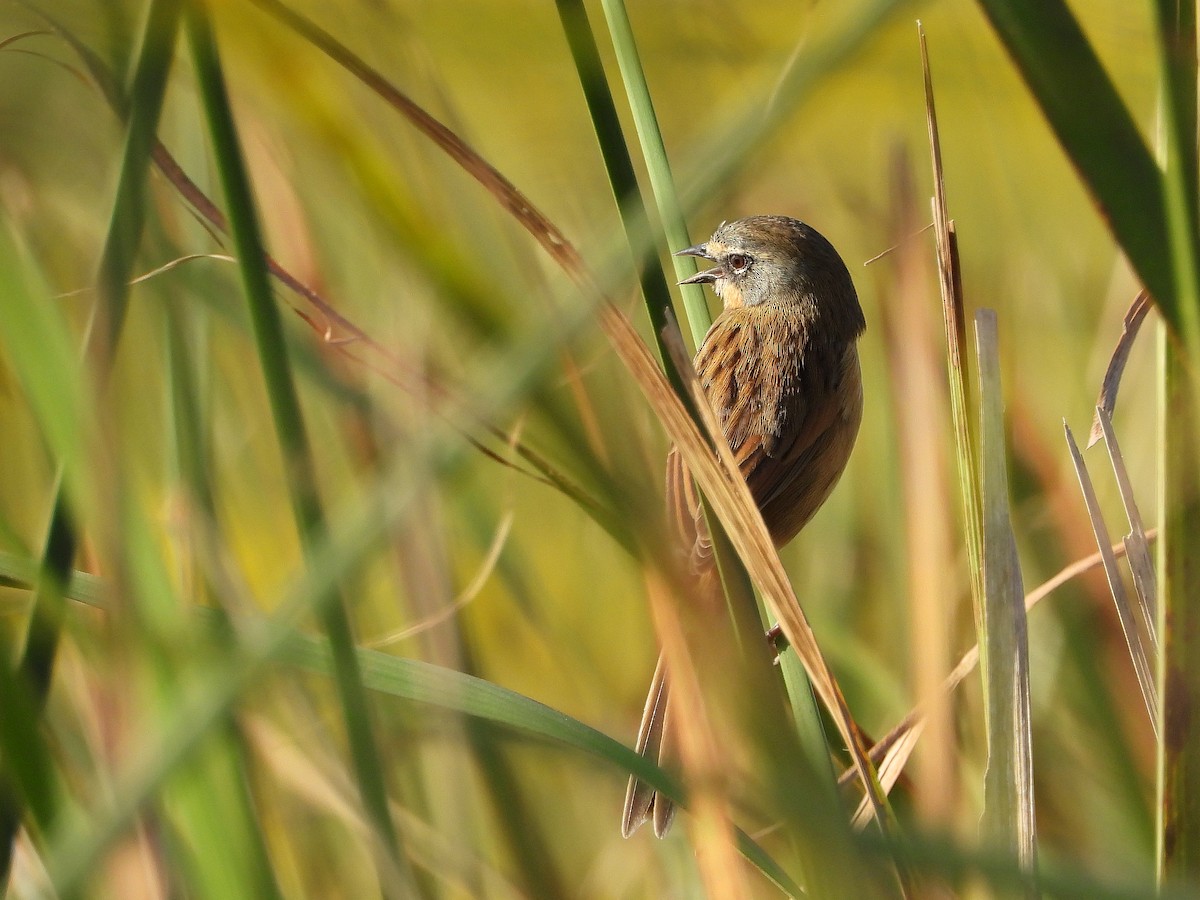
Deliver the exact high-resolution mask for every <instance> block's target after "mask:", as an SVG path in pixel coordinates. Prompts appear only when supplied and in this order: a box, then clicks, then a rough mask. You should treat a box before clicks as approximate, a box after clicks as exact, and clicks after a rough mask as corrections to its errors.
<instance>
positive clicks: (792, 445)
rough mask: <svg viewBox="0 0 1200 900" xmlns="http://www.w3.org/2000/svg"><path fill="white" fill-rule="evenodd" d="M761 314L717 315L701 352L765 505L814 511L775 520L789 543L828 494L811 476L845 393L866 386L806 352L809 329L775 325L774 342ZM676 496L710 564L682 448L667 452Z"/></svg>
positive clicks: (720, 413)
mask: <svg viewBox="0 0 1200 900" xmlns="http://www.w3.org/2000/svg"><path fill="white" fill-rule="evenodd" d="M753 314H754V313H753V311H751V310H747V309H738V310H727V311H726V312H725V313H724V314H722V315H721V316H718V318H717V320H716V321H715V322H714V323H713V326H712V328H711V329H710V330H709V333H708V335H707V336H706V337H705V340H704V343H703V345H702V346H701V348H700V351H699V352H698V353H697V355H696V370H697V375H698V376H699V378H700V383H701V384H702V385H703V387H704V391H705V394H706V396H707V397H708V401H709V403H710V404H711V405H712V407H713V410H714V411H715V412H716V414H717V417H718V419H719V421H720V422H721V424H722V428H723V429H724V432H725V437H726V440H728V441H729V446H730V448H731V449H732V451H733V456H734V460H735V461H736V462H737V465H738V468H739V470H740V471H741V473H742V477H743V478H745V479H746V483H747V485H748V486H749V487H750V493H751V495H752V496H753V497H754V501H755V503H757V504H758V507H759V509H762V510H763V511H764V512H765V513H770V512H772V510H771V509H770V508H769V507H770V505H772V504H774V503H775V502H776V501H781V502H780V505H781V506H782V505H785V504H784V503H783V502H782V500H781V498H783V499H787V500H788V501H789V502H790V503H791V504H792V505H794V506H797V507H805V508H795V509H790V510H788V511H787V515H786V516H784V519H785V520H786V521H782V520H781V521H780V522H775V521H772V519H773V518H774V517H773V516H771V515H767V516H766V518H767V524H768V526H769V527H770V528H771V531H772V536H773V537H775V539H776V540H777V541H779V542H781V543H782V542H784V541H786V540H787V539H790V538H791V537H792V536H793V535H794V534H795V531H796V530H798V529H799V525H796V526H795V527H794V528H793V527H792V525H793V524H794V523H795V522H797V521H798V522H799V523H800V524H803V522H805V521H807V520H808V518H809V517H810V516H811V515H812V513H813V512H815V510H816V507H817V506H819V505H820V503H821V502H822V501H823V500H824V498H825V494H826V493H827V491H824V490H820V491H810V490H808V489H807V488H806V487H805V486H804V483H803V480H804V479H805V478H806V477H809V478H811V477H812V473H813V468H812V463H813V461H814V460H815V458H816V457H817V456H819V455H821V451H822V450H823V449H824V448H825V446H826V445H827V444H828V443H829V442H830V440H831V434H832V433H833V432H836V431H839V430H840V429H838V427H837V426H838V425H839V424H840V421H841V420H842V419H843V417H844V409H845V403H844V402H843V397H842V393H843V392H844V391H846V390H847V388H848V387H853V388H854V389H855V390H858V387H857V368H855V369H854V372H853V376H854V377H853V381H854V384H852V385H851V384H850V383H849V379H848V377H847V376H849V375H850V373H849V372H845V371H843V370H844V369H845V361H844V360H820V361H818V360H816V359H812V358H809V359H805V358H804V357H805V355H806V354H805V352H800V348H801V347H803V344H804V339H805V335H804V333H803V331H802V330H801V328H800V326H798V325H797V326H795V327H792V328H783V329H778V330H776V331H775V332H774V334H775V336H776V338H777V340H776V341H774V342H772V341H769V340H765V339H764V336H763V333H762V332H761V331H760V329H758V328H755V327H754V323H753V318H752V316H753ZM778 324H779V322H778V320H776V325H778ZM853 352H854V351H853V349H851V350H850V353H851V354H853ZM808 355H809V356H810V357H811V355H812V353H811V350H809V351H808ZM856 365H857V363H855V366H856ZM831 372H838V373H839V375H837V376H833V377H831V375H830V373H831ZM855 426H857V422H855ZM835 455H839V456H840V455H841V454H837V453H835ZM841 462H844V459H842V460H841ZM841 462H839V463H838V464H837V466H836V471H837V473H839V474H840V471H841ZM834 480H836V476H835V479H834ZM797 489H799V490H800V492H799V494H798V495H797V494H794V493H793V492H795V491H796V490H797ZM667 496H668V504H669V508H670V509H671V511H672V521H673V522H674V524H675V528H676V530H677V531H678V533H679V538H680V541H681V546H685V547H687V546H691V547H692V548H693V550H692V566H693V568H694V569H695V568H699V569H701V570H702V569H703V568H704V566H705V565H706V564H707V565H711V557H712V541H711V538H710V537H709V535H708V531H707V529H706V527H705V525H704V521H703V517H702V513H701V510H700V503H699V497H698V495H697V492H696V489H695V485H694V484H693V482H692V479H691V477H690V473H688V472H687V470H686V467H685V466H684V464H683V460H682V458H681V457H680V456H679V453H678V451H677V450H675V449H674V448H673V449H672V450H671V453H670V455H669V456H668V458H667ZM809 506H811V507H812V508H811V509H809V508H807V507H809Z"/></svg>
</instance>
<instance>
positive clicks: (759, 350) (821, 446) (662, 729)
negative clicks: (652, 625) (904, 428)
mask: <svg viewBox="0 0 1200 900" xmlns="http://www.w3.org/2000/svg"><path fill="white" fill-rule="evenodd" d="M675 255H676V256H685V255H686V256H698V257H700V258H702V259H707V260H711V261H712V262H714V263H716V265H715V266H714V267H713V268H711V269H708V270H706V271H703V272H700V273H699V274H697V275H693V276H692V277H691V278H688V279H685V280H684V281H682V282H680V284H711V285H712V286H713V290H715V291H716V293H717V296H718V297H720V298H721V300H722V301H723V303H724V307H725V308H724V310H723V311H722V312H721V314H720V315H719V316H717V318H716V320H715V321H714V322H713V324H712V327H711V328H710V329H709V330H708V334H707V335H705V337H704V341H703V343H702V344H701V345H700V349H699V350H698V351H697V352H696V359H695V365H696V372H697V374H698V375H699V377H700V383H701V385H702V386H703V388H704V393H705V395H706V396H707V397H708V401H709V403H711V404H712V407H713V409H714V410H715V412H716V414H717V416H718V418H719V419H720V422H721V426H722V428H723V430H724V432H725V437H726V439H727V440H728V441H729V446H730V448H731V449H732V450H733V455H734V458H735V459H736V460H737V463H738V466H739V468H740V469H741V472H742V475H743V477H744V478H745V479H746V483H747V484H748V485H749V487H750V493H751V495H752V496H753V497H754V501H755V502H756V503H757V504H758V508H759V509H760V510H761V511H762V515H763V519H764V521H765V522H766V524H767V529H768V530H769V531H770V533H771V537H772V539H773V540H774V541H775V544H776V546H779V547H782V546H783V545H784V544H786V543H787V542H788V541H790V540H791V539H792V538H793V537H795V536H796V534H797V533H798V532H799V531H800V529H801V528H803V527H804V526H805V524H806V523H807V522H808V520H809V519H811V518H812V516H813V514H814V513H816V511H817V510H818V509H819V508H820V506H821V504H822V503H824V502H825V499H826V498H827V497H828V496H829V493H830V491H832V490H833V486H834V485H835V484H836V483H837V481H838V478H840V477H841V474H842V470H843V469H845V467H846V461H847V460H848V459H849V457H850V450H851V448H853V446H854V439H855V437H856V436H857V434H858V426H859V423H860V421H861V420H862V376H861V373H860V371H859V365H858V350H857V348H856V346H855V342H856V340H857V339H858V336H859V335H860V334H862V332H863V329H864V328H865V327H866V323H865V321H864V319H863V313H862V308H861V307H860V306H859V303H858V295H857V294H856V293H855V291H854V284H853V282H852V281H851V280H850V273H849V272H848V271H847V270H846V264H845V263H844V262H842V258H841V257H840V256H838V253H837V251H836V250H834V249H833V245H832V244H830V243H829V241H827V240H825V238H824V237H822V236H821V235H820V234H819V233H817V231H816V230H814V229H813V228H811V227H810V226H808V225H806V224H805V223H804V222H800V221H798V220H796V219H791V218H788V217H786V216H751V217H749V218H746V219H739V220H738V221H736V222H729V223H725V224H722V225H721V227H720V228H718V229H717V230H716V231H715V232H714V233H713V236H712V237H711V238H710V239H709V240H708V241H706V242H705V243H703V244H697V245H696V246H695V247H688V248H687V249H686V250H680V251H679V252H678V253H676V254H675ZM667 504H668V515H669V518H670V520H671V522H672V523H673V525H674V527H675V529H676V531H677V532H678V537H679V541H680V546H681V547H682V548H686V552H688V554H689V568H690V570H691V573H692V574H693V575H695V576H696V579H697V584H698V585H700V584H703V583H705V582H707V583H708V584H712V583H713V582H712V576H713V575H714V572H715V565H716V562H715V560H714V558H713V552H712V540H711V537H710V536H709V533H708V529H707V527H706V526H705V523H704V518H703V514H702V512H701V508H700V502H699V497H698V495H697V493H696V488H695V484H694V483H693V481H692V478H691V475H690V473H689V472H688V471H687V469H686V467H685V466H684V463H683V459H682V457H680V455H679V452H678V450H676V449H675V448H672V449H671V452H670V453H669V454H668V456H667ZM667 681H668V678H667V673H666V670H665V668H664V666H663V660H662V657H661V656H660V657H659V661H658V666H657V667H656V669H655V671H654V680H653V682H652V683H651V685H650V694H649V696H648V697H647V698H646V709H645V712H643V713H642V723H641V726H640V727H639V728H638V737H637V745H636V749H637V752H638V753H640V754H642V755H643V756H652V755H656V756H658V758H659V760H660V762H661V761H662V760H663V759H665V758H666V757H669V755H670V753H669V750H668V747H669V744H670V741H671V734H670V730H669V727H668V719H669V712H670V709H669V704H668V700H667V694H668V692H667ZM674 815H675V806H674V804H673V803H672V802H671V801H670V800H669V799H668V798H667V797H664V796H661V795H659V794H657V793H656V792H655V791H654V789H653V788H651V787H650V786H649V785H646V784H643V783H642V782H640V781H638V780H637V778H635V777H631V778H630V779H629V788H628V789H627V791H626V793H625V810H624V815H623V817H622V820H621V833H622V834H623V835H624V836H625V837H629V836H630V835H631V834H633V832H634V831H635V830H636V829H637V828H638V826H640V825H641V824H642V823H643V822H645V821H646V820H647V819H652V820H653V822H654V833H655V834H656V835H657V836H658V837H663V836H664V835H665V834H666V832H667V829H668V828H669V827H670V825H671V820H672V819H673V818H674Z"/></svg>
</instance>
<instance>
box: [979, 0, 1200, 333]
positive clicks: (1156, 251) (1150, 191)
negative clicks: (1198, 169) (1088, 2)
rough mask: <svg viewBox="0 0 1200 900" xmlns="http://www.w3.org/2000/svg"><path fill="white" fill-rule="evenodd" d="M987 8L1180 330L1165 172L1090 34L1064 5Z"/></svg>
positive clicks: (1007, 3) (1023, 0)
mask: <svg viewBox="0 0 1200 900" xmlns="http://www.w3.org/2000/svg"><path fill="white" fill-rule="evenodd" d="M979 6H980V7H981V8H982V9H983V11H984V13H985V15H987V17H988V20H989V21H990V22H991V23H992V27H993V28H994V29H995V30H996V33H997V34H998V35H999V37H1000V40H1001V41H1002V42H1003V43H1004V46H1005V49H1006V50H1008V53H1009V55H1010V56H1011V57H1012V60H1013V63H1014V64H1015V65H1016V67H1017V69H1018V71H1019V72H1020V73H1021V76H1022V78H1024V79H1025V83H1026V84H1027V85H1028V87H1029V90H1030V91H1031V92H1032V94H1033V97H1034V99H1035V100H1036V101H1037V102H1038V105H1040V106H1041V108H1042V112H1043V114H1044V115H1045V117H1046V121H1047V122H1048V123H1049V124H1050V127H1051V128H1052V129H1054V133H1055V136H1056V137H1057V138H1058V141H1059V143H1060V144H1061V145H1062V148H1063V150H1064V151H1065V152H1066V154H1067V156H1068V157H1069V158H1070V160H1071V162H1072V163H1073V164H1074V165H1075V168H1076V169H1077V170H1078V172H1079V175H1080V177H1081V179H1082V180H1083V182H1084V184H1085V185H1086V187H1087V188H1088V190H1089V191H1090V192H1091V194H1092V198H1093V199H1094V201H1095V202H1096V205H1097V206H1098V207H1099V209H1100V213H1101V217H1102V218H1103V219H1104V220H1105V222H1107V223H1108V226H1109V227H1110V228H1111V229H1112V231H1113V234H1114V235H1115V236H1116V238H1117V241H1118V242H1119V243H1120V244H1121V247H1122V248H1123V249H1124V251H1125V254H1126V255H1127V256H1128V258H1129V262H1130V264H1131V265H1132V266H1133V268H1134V270H1135V271H1136V272H1137V274H1138V277H1139V278H1140V279H1141V281H1142V283H1143V284H1144V285H1145V286H1146V288H1147V289H1148V290H1149V291H1150V295H1151V296H1152V297H1153V298H1154V301H1155V302H1156V303H1157V304H1158V305H1159V307H1160V308H1161V309H1162V311H1163V315H1164V316H1165V317H1166V319H1167V320H1168V321H1170V322H1171V323H1172V324H1174V325H1176V326H1178V325H1179V324H1180V322H1181V316H1182V308H1181V307H1180V305H1179V303H1178V300H1177V294H1176V290H1177V288H1178V283H1177V276H1176V274H1175V271H1174V267H1173V265H1172V260H1171V256H1170V253H1169V249H1168V248H1169V240H1168V237H1169V236H1168V233H1167V227H1166V222H1167V219H1166V213H1167V207H1166V200H1165V198H1164V196H1163V186H1162V179H1161V177H1160V174H1159V169H1158V166H1157V165H1156V164H1155V162H1154V158H1153V157H1152V156H1151V155H1150V151H1149V149H1147V147H1146V143H1145V141H1143V140H1142V136H1141V133H1140V132H1139V130H1138V126H1137V123H1136V122H1135V121H1134V119H1133V117H1132V116H1131V115H1130V113H1129V110H1128V109H1127V108H1126V106H1125V104H1124V103H1123V102H1122V100H1121V97H1120V95H1119V94H1118V93H1117V89H1116V87H1115V86H1114V85H1113V82H1112V79H1111V78H1110V77H1109V76H1108V73H1107V72H1106V71H1105V70H1104V68H1103V66H1102V65H1101V64H1100V60H1099V58H1098V57H1097V56H1096V52H1095V50H1094V49H1093V48H1092V45H1091V44H1090V43H1089V42H1088V39H1087V37H1086V36H1085V35H1084V33H1083V29H1082V28H1080V27H1079V23H1078V22H1077V21H1076V19H1075V17H1074V15H1072V13H1071V10H1070V9H1069V8H1068V6H1067V4H1066V3H1065V2H1064V0H979ZM1067 73H1069V75H1070V77H1066V75H1067ZM1085 100H1086V102H1083V101H1085Z"/></svg>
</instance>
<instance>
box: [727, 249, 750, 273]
mask: <svg viewBox="0 0 1200 900" xmlns="http://www.w3.org/2000/svg"><path fill="white" fill-rule="evenodd" d="M752 262H754V260H753V259H751V258H750V257H749V256H747V255H746V254H745V253H733V254H730V256H729V268H730V269H732V270H733V274H734V275H741V274H742V273H743V272H745V271H746V270H747V269H748V268H750V263H752Z"/></svg>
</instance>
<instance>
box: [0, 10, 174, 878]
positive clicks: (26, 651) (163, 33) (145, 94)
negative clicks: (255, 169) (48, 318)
mask: <svg viewBox="0 0 1200 900" xmlns="http://www.w3.org/2000/svg"><path fill="white" fill-rule="evenodd" d="M179 14H180V5H179V0H153V2H151V4H150V6H149V11H148V14H147V17H146V23H145V27H144V30H143V35H142V45H141V49H140V51H139V54H138V57H137V62H136V65H135V68H134V72H133V80H132V87H131V91H130V116H129V125H128V128H127V129H126V132H125V146H124V151H123V155H122V160H121V170H120V178H119V179H118V182H117V191H116V197H115V199H114V201H113V211H112V216H111V218H110V220H109V227H108V233H107V235H106V236H105V241H104V247H103V249H102V250H101V254H100V263H99V271H98V274H97V279H96V287H97V293H98V296H97V303H96V306H95V307H94V308H93V312H92V319H91V322H90V325H89V330H88V335H87V337H86V338H85V348H84V356H85V358H86V359H87V360H88V361H89V362H90V363H91V364H92V366H93V370H94V371H95V373H96V374H97V376H98V378H97V382H98V384H99V385H101V387H103V385H104V384H105V382H106V381H107V376H108V372H109V370H110V369H111V367H112V359H113V355H114V353H115V351H116V346H117V339H118V337H119V336H120V333H121V326H122V324H123V323H124V319H125V310H126V301H127V298H128V291H129V286H128V285H129V280H130V277H131V274H132V272H133V265H134V257H135V256H136V254H137V250H138V247H139V246H140V244H141V239H142V226H143V222H144V217H145V208H146V204H145V190H146V178H147V173H148V170H149V164H150V151H151V148H152V147H153V145H154V141H155V133H156V131H157V128H158V119H159V115H160V113H161V111H162V104H163V97H164V96H165V93H166V83H167V73H168V71H169V70H170V66H171V60H172V58H173V56H174V49H175V37H176V32H177V30H178V22H179ZM63 462H64V461H61V460H60V465H61V464H62V463H63ZM80 499H82V498H76V505H78V501H79V500H80ZM78 527H79V526H78V523H77V522H76V521H75V520H74V515H73V513H72V503H71V501H70V499H69V498H68V494H67V490H66V487H65V486H64V484H63V482H62V480H61V476H60V482H59V486H58V489H57V493H56V497H55V500H54V505H53V509H52V512H51V514H50V525H49V529H48V535H47V538H46V543H45V549H44V551H43V556H42V564H41V572H40V574H39V577H38V582H37V589H36V592H35V595H34V605H33V611H32V614H31V618H30V623H29V630H28V634H27V637H26V640H25V646H24V648H23V650H22V652H21V656H20V660H19V661H18V663H17V674H16V679H15V683H14V685H12V688H13V690H12V691H6V692H5V696H10V697H14V702H15V696H14V694H15V692H24V691H28V692H29V693H28V696H29V700H30V705H29V707H28V708H27V709H26V710H24V711H25V712H26V713H32V714H34V715H40V712H41V709H42V707H43V706H44V704H45V702H46V697H47V694H48V692H49V690H50V681H51V678H52V676H53V670H54V658H55V654H56V653H57V649H58V641H59V630H60V622H59V618H60V616H61V612H62V601H63V592H64V590H65V589H66V584H67V580H68V578H69V575H70V571H71V566H72V563H73V561H74V557H75V551H76V546H77V544H78V540H79V533H78ZM0 790H2V792H3V793H4V794H5V795H6V797H8V796H11V795H10V791H11V789H10V788H7V787H4V788H0ZM42 812H43V814H48V812H49V811H48V810H42ZM20 819H21V810H20V807H19V805H18V804H16V803H15V802H11V803H10V802H6V803H5V804H4V805H3V806H2V807H0V848H2V849H0V881H3V880H4V879H5V878H6V876H7V874H8V870H9V864H10V862H11V856H10V854H11V847H12V843H13V841H14V839H15V837H16V833H17V829H18V828H19V826H20ZM42 824H43V826H47V825H48V824H49V823H48V822H43V823H42Z"/></svg>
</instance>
